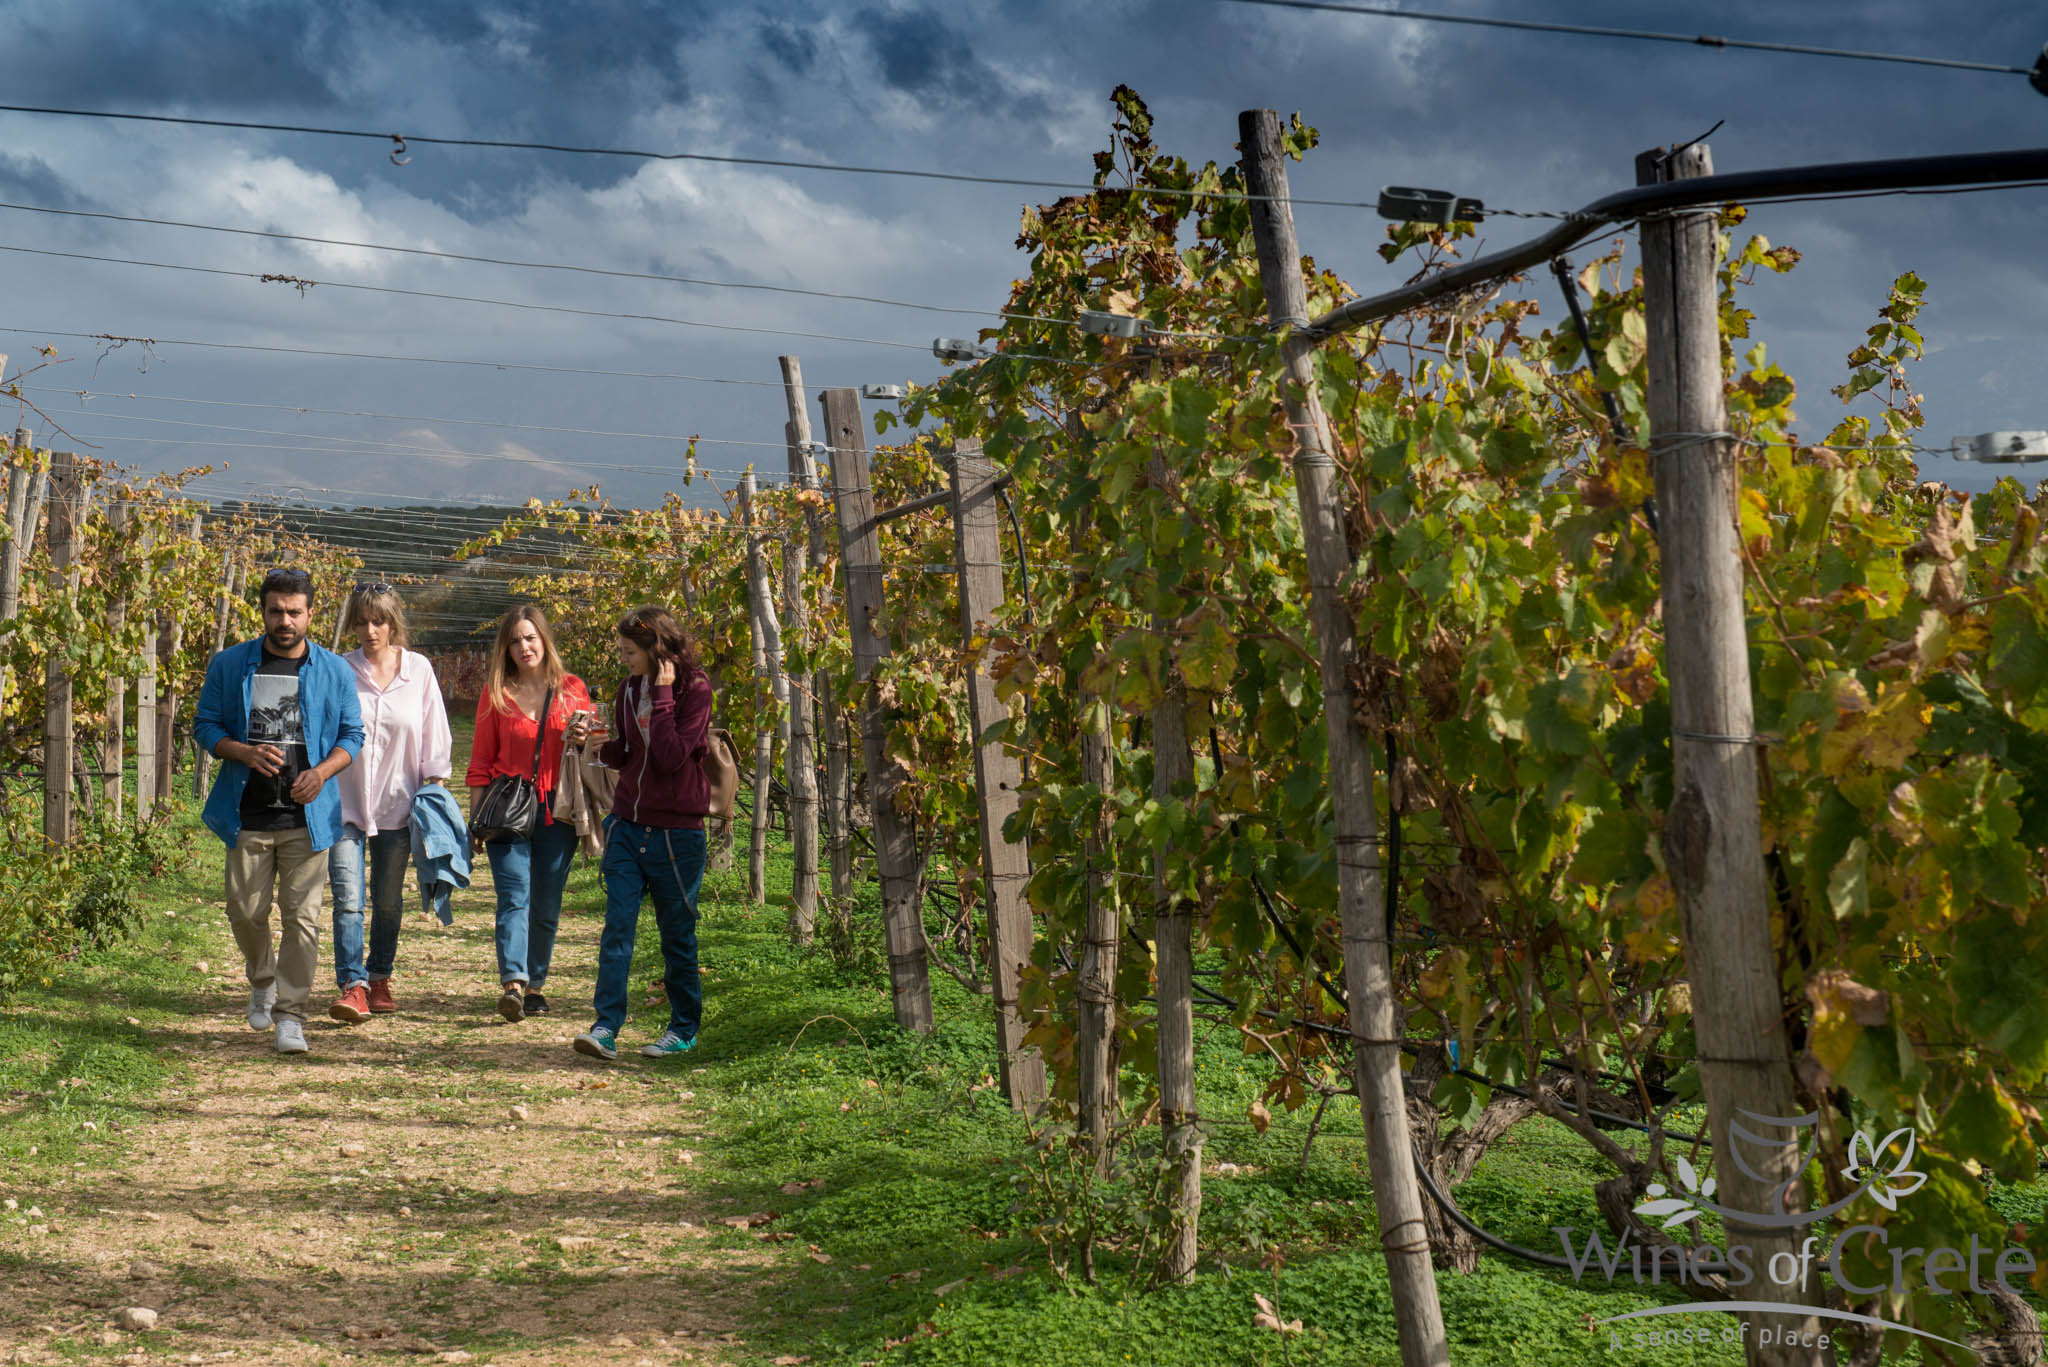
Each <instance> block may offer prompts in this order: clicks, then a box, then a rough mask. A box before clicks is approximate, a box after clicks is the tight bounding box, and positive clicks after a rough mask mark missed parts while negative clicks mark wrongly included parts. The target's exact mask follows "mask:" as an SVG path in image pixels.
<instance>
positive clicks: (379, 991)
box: [370, 978, 398, 1016]
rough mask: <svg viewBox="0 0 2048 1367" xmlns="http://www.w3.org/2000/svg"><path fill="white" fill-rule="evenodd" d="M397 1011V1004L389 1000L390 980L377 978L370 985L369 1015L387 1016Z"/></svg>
mask: <svg viewBox="0 0 2048 1367" xmlns="http://www.w3.org/2000/svg"><path fill="white" fill-rule="evenodd" d="M397 1009H398V1003H397V1002H395V1001H393V1000H391V979H389V978H379V979H377V980H376V981H375V982H373V983H371V984H370V1013H371V1014H372V1015H376V1016H388V1015H390V1014H391V1013H392V1012H393V1011H396V1010H397Z"/></svg>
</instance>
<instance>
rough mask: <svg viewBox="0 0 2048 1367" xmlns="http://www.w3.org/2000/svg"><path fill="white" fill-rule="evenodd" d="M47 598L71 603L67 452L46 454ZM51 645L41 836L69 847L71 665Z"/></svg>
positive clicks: (72, 470)
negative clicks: (47, 517)
mask: <svg viewBox="0 0 2048 1367" xmlns="http://www.w3.org/2000/svg"><path fill="white" fill-rule="evenodd" d="M49 489H50V496H49V497H50V595H51V597H52V598H53V599H55V600H56V601H58V602H59V603H62V604H64V605H66V606H67V607H68V606H69V605H70V604H71V603H72V601H73V600H72V597H71V560H72V556H73V554H74V552H75V550H76V543H77V534H78V531H77V523H76V519H75V514H76V512H77V508H78V503H77V498H78V474H77V467H76V465H75V464H74V462H73V458H72V455H71V453H70V452H69V451H52V452H51V453H50V482H49ZM64 637H65V641H51V642H50V654H49V661H48V663H47V664H46V665H45V666H44V669H43V837H44V838H45V839H47V840H48V841H49V842H50V843H51V844H53V845H68V844H69V843H71V833H72V826H73V820H74V818H73V815H72V799H71V768H72V763H73V758H72V757H73V748H74V744H75V741H74V737H73V735H72V730H71V725H72V716H71V663H70V661H69V659H67V658H66V654H65V651H66V648H67V647H66V642H68V640H69V638H70V632H69V631H68V630H67V631H65V632H64Z"/></svg>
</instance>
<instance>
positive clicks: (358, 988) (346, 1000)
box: [327, 983, 370, 1025]
mask: <svg viewBox="0 0 2048 1367" xmlns="http://www.w3.org/2000/svg"><path fill="white" fill-rule="evenodd" d="M327 1014H328V1015H330V1016H332V1017H334V1018H335V1019H336V1020H338V1021H340V1022H341V1023H342V1024H344V1025H361V1024H362V1023H363V1022H364V1021H366V1020H368V1019H369V1018H370V1002H369V994H368V993H366V992H364V991H363V985H362V984H361V983H357V984H355V985H354V986H352V987H350V988H349V989H348V990H347V991H346V992H343V993H342V994H341V995H340V996H339V997H336V998H335V999H334V1005H332V1006H330V1007H328V1008H327Z"/></svg>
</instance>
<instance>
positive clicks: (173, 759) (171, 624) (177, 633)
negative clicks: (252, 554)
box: [156, 513, 206, 800]
mask: <svg viewBox="0 0 2048 1367" xmlns="http://www.w3.org/2000/svg"><path fill="white" fill-rule="evenodd" d="M205 525H206V519H205V518H204V517H202V516H201V515H199V514H198V513H194V514H193V515H192V521H191V524H190V526H188V527H187V528H186V531H187V534H188V536H189V537H190V539H191V541H192V542H193V544H195V545H196V544H198V542H199V537H200V533H201V532H203V531H204V530H205ZM156 644H157V651H158V653H159V655H160V656H161V657H162V661H163V667H162V669H161V670H160V671H159V672H160V673H161V674H162V675H163V677H164V678H165V679H167V680H169V682H168V683H167V684H164V685H163V686H162V688H161V690H160V691H161V693H162V695H163V696H162V702H161V704H160V705H159V706H158V708H157V714H156V792H157V797H158V799H159V800H162V799H164V798H168V797H169V796H170V792H171V785H172V783H174V782H175V781H176V780H177V777H178V750H179V747H178V743H177V722H178V708H179V706H180V705H181V703H182V702H183V699H182V698H181V697H180V696H179V692H178V683H179V673H178V654H179V652H180V651H182V650H183V649H184V648H185V622H184V618H183V617H181V616H179V615H177V614H174V613H169V612H161V613H158V614H157V637H156ZM192 749H193V751H194V752H195V753H196V752H197V751H198V749H199V746H198V744H197V742H194V743H193V745H192ZM195 767H196V766H195Z"/></svg>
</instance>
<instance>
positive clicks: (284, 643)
mask: <svg viewBox="0 0 2048 1367" xmlns="http://www.w3.org/2000/svg"><path fill="white" fill-rule="evenodd" d="M263 638H264V639H265V640H266V641H268V642H269V643H270V647H271V649H272V650H274V651H277V652H278V653H279V654H282V653H284V652H285V651H288V650H292V649H294V648H296V647H297V646H298V644H299V642H301V641H303V640H305V639H306V633H305V632H303V631H293V630H292V629H291V628H290V627H277V628H274V629H272V630H270V631H266V632H265V633H263Z"/></svg>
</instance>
